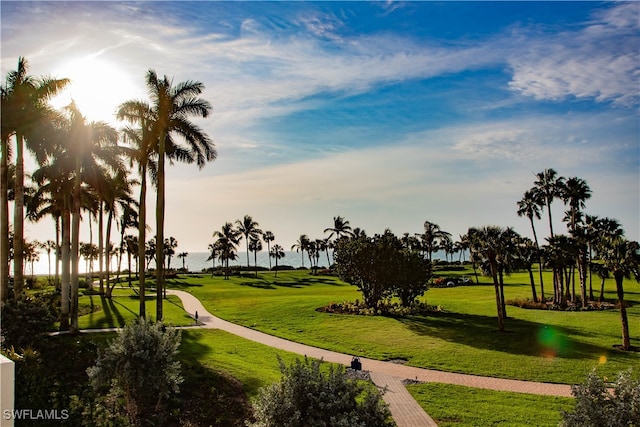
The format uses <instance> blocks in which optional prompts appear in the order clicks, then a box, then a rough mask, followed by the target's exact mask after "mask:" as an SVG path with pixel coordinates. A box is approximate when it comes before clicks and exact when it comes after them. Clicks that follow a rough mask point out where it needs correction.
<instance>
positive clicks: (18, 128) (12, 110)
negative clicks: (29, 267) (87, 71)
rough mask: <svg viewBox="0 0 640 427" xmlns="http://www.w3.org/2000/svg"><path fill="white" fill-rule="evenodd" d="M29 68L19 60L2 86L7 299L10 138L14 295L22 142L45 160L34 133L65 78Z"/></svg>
mask: <svg viewBox="0 0 640 427" xmlns="http://www.w3.org/2000/svg"><path fill="white" fill-rule="evenodd" d="M28 69H29V65H28V63H27V60H26V59H24V58H23V57H20V58H18V67H17V69H16V70H14V71H10V72H9V73H8V74H7V78H6V85H5V86H4V87H2V101H3V102H2V111H1V115H2V120H1V121H2V142H1V143H2V153H1V156H2V157H1V158H0V178H1V183H0V188H1V189H0V236H2V238H1V242H2V243H1V244H0V258H2V259H0V281H1V283H0V295H1V298H3V299H4V298H6V296H7V291H8V283H9V282H8V281H9V271H8V265H9V264H8V260H9V247H8V240H7V239H8V237H7V236H8V235H9V211H8V159H9V138H10V137H11V136H15V140H16V178H15V189H14V191H15V196H14V197H15V202H14V219H13V232H14V239H13V244H14V249H13V250H14V262H13V267H14V293H15V294H16V295H17V296H20V295H21V294H22V290H23V287H24V277H23V273H22V271H23V246H24V143H25V140H26V143H27V145H26V147H27V149H29V150H31V151H32V152H34V153H35V154H36V157H37V158H38V161H42V160H43V159H44V158H45V157H46V151H47V150H46V149H47V147H46V145H47V143H46V140H44V141H43V139H45V138H43V136H44V135H43V134H39V135H38V134H37V128H38V127H39V126H41V125H42V124H43V121H45V120H46V118H47V116H49V115H50V113H51V109H50V107H49V106H48V104H47V102H48V101H49V99H51V98H52V97H53V96H55V95H56V94H57V93H58V92H59V91H60V90H62V89H63V88H64V87H65V86H66V85H67V84H68V83H69V80H68V79H51V78H40V79H36V78H34V77H32V76H29V75H27V70H28Z"/></svg>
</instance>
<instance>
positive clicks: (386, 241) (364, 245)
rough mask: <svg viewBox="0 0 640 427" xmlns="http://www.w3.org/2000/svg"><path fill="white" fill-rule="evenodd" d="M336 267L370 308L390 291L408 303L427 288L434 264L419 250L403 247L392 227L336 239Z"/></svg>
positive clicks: (341, 276)
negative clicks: (391, 229)
mask: <svg viewBox="0 0 640 427" xmlns="http://www.w3.org/2000/svg"><path fill="white" fill-rule="evenodd" d="M334 260H335V268H336V272H337V274H338V276H340V278H341V279H342V280H344V281H345V282H347V283H350V284H352V285H355V286H356V287H357V288H358V289H359V290H360V291H361V292H362V296H363V298H364V301H365V304H366V305H367V306H368V307H369V308H374V307H378V305H379V304H380V302H381V301H382V300H383V299H384V298H386V297H389V296H391V295H396V296H398V297H399V298H400V300H401V301H402V303H403V305H405V306H409V305H411V303H413V302H414V301H415V300H416V298H418V297H419V296H422V295H423V294H424V292H425V291H426V290H427V289H428V281H429V278H430V277H431V266H430V263H429V262H428V261H425V260H424V259H423V258H422V256H421V255H420V254H418V253H416V252H412V251H408V250H406V249H404V248H403V246H402V242H401V241H400V239H398V238H397V237H396V236H395V235H393V233H391V232H390V231H388V230H387V231H386V232H385V233H384V234H382V235H375V236H374V237H372V238H369V237H366V236H358V237H355V238H352V239H348V238H343V239H339V240H338V241H337V242H336V248H335V253H334Z"/></svg>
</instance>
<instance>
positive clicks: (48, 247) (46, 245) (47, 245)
mask: <svg viewBox="0 0 640 427" xmlns="http://www.w3.org/2000/svg"><path fill="white" fill-rule="evenodd" d="M42 249H44V251H45V252H46V253H47V261H48V264H49V280H51V251H56V250H57V249H58V245H56V242H54V241H53V240H47V241H45V242H43V244H42Z"/></svg>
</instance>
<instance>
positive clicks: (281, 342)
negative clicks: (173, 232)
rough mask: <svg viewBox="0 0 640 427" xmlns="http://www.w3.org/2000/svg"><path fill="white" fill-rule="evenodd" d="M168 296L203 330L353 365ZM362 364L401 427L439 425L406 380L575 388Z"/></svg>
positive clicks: (561, 392)
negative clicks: (224, 332) (225, 333)
mask: <svg viewBox="0 0 640 427" xmlns="http://www.w3.org/2000/svg"><path fill="white" fill-rule="evenodd" d="M167 293H171V294H173V295H177V296H178V297H179V298H180V299H181V300H182V305H183V306H184V309H185V310H186V311H187V313H189V314H191V315H192V316H195V313H196V312H197V313H198V322H199V323H200V324H201V327H203V328H210V329H221V330H224V331H227V332H230V333H232V334H234V335H238V336H241V337H243V338H247V339H250V340H252V341H256V342H259V343H261V344H265V345H268V346H270V347H276V348H279V349H281V350H286V351H290V352H292V353H297V354H301V355H306V356H309V357H313V358H316V359H323V360H325V361H327V362H333V363H340V364H343V365H347V366H349V365H350V364H351V358H352V356H350V355H347V354H342V353H337V352H334V351H329V350H323V349H320V348H316V347H311V346H308V345H304V344H300V343H296V342H293V341H288V340H285V339H282V338H278V337H274V336H272V335H268V334H265V333H262V332H258V331H256V330H254V329H251V328H245V327H244V326H240V325H236V324H234V323H231V322H227V321H226V320H222V319H220V318H218V317H216V316H214V315H212V314H211V313H209V312H208V311H207V310H206V309H205V308H204V306H203V305H202V303H201V302H200V300H198V299H197V298H196V297H195V296H193V295H192V294H190V293H188V292H185V291H178V290H167ZM360 362H361V363H362V369H363V370H367V371H369V372H370V373H371V379H372V381H373V382H374V383H375V384H376V385H377V386H378V387H382V388H384V387H387V390H388V391H387V393H385V394H384V396H383V398H384V400H385V402H387V404H389V409H390V410H391V414H392V416H393V419H394V420H395V422H396V424H397V425H398V427H431V426H437V424H436V423H435V422H434V421H433V419H432V418H431V417H429V415H428V414H426V413H425V412H424V410H423V409H422V407H420V405H418V403H417V402H416V401H415V400H414V399H413V397H412V396H411V395H410V394H409V392H408V391H407V390H406V388H405V387H404V385H403V384H402V380H403V379H415V380H418V381H424V382H437V383H444V384H455V385H462V386H467V387H476V388H483V389H490V390H499V391H510V392H518V393H531V394H540V395H547V396H564V397H571V387H570V386H568V385H563V384H548V383H538V382H530V381H517V380H508V379H500V378H490V377H480V376H476V375H466V374H456V373H451V372H441V371H434V370H430V369H422V368H415V367H412V366H405V365H400V364H395V363H391V362H383V361H379V360H373V359H366V358H360Z"/></svg>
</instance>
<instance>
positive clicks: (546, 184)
mask: <svg viewBox="0 0 640 427" xmlns="http://www.w3.org/2000/svg"><path fill="white" fill-rule="evenodd" d="M533 185H534V187H533V188H532V191H534V192H535V193H537V194H536V195H535V198H536V200H538V201H539V202H540V206H541V207H542V206H546V208H547V215H548V216H549V233H550V236H551V237H553V236H554V234H553V221H552V218H551V203H552V202H553V199H555V198H556V197H560V196H561V195H562V189H563V187H564V178H563V177H561V176H558V172H556V171H555V170H554V169H551V168H550V169H545V170H543V171H542V172H539V173H537V174H536V180H535V181H534V182H533Z"/></svg>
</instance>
